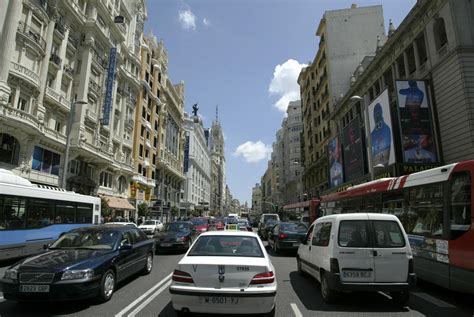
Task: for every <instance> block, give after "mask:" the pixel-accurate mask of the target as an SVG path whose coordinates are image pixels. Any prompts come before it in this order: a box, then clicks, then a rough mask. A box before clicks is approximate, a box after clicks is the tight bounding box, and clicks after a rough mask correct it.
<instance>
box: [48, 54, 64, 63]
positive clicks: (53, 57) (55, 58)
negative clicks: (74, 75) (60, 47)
mask: <svg viewBox="0 0 474 317" xmlns="http://www.w3.org/2000/svg"><path fill="white" fill-rule="evenodd" d="M49 60H50V61H51V62H53V63H54V64H56V65H58V66H61V57H59V56H58V55H56V54H54V53H51V56H50V57H49Z"/></svg>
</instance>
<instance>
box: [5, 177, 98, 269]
mask: <svg viewBox="0 0 474 317" xmlns="http://www.w3.org/2000/svg"><path fill="white" fill-rule="evenodd" d="M99 223H100V198H98V197H92V196H86V195H80V194H76V193H74V192H68V191H65V190H61V189H57V188H56V189H55V188H47V187H45V186H41V185H33V184H31V183H30V182H29V181H28V180H26V179H24V178H22V177H19V176H17V175H14V174H13V173H12V172H11V171H8V170H5V169H0V260H6V259H11V258H17V257H24V256H28V255H31V254H35V253H38V252H40V251H41V250H42V248H43V245H45V244H48V243H51V242H53V241H55V240H56V239H58V237H59V236H60V235H61V234H62V233H64V232H67V231H69V230H72V229H75V228H78V227H84V226H88V225H92V224H99Z"/></svg>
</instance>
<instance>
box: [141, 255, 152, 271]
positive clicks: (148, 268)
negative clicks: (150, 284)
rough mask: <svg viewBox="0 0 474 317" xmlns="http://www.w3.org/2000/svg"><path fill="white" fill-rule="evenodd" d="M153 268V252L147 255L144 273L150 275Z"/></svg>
mask: <svg viewBox="0 0 474 317" xmlns="http://www.w3.org/2000/svg"><path fill="white" fill-rule="evenodd" d="M152 270H153V252H149V253H148V254H147V255H146V261H145V267H144V268H143V271H142V272H143V275H148V274H150V273H151V271H152Z"/></svg>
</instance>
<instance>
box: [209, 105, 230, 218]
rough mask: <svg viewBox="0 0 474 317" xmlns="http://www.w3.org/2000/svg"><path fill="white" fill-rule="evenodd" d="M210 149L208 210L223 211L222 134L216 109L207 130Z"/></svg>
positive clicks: (223, 171) (223, 165)
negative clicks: (212, 120) (214, 116)
mask: <svg viewBox="0 0 474 317" xmlns="http://www.w3.org/2000/svg"><path fill="white" fill-rule="evenodd" d="M209 148H210V151H211V203H210V210H211V211H214V212H223V211H224V206H225V202H226V178H225V154H224V134H223V131H222V127H221V124H220V122H219V117H218V115H217V110H216V120H215V121H214V122H213V123H212V126H211V129H210V131H209Z"/></svg>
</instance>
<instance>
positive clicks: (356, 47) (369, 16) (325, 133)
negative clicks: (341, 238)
mask: <svg viewBox="0 0 474 317" xmlns="http://www.w3.org/2000/svg"><path fill="white" fill-rule="evenodd" d="M384 34H385V32H384V20H383V13H382V7H381V6H369V7H363V8H357V6H356V5H352V7H351V8H350V9H342V10H334V11H326V12H325V13H324V15H323V18H322V19H321V21H320V23H319V26H318V29H317V31H316V35H317V36H319V38H320V41H319V48H318V51H317V53H316V56H315V58H314V60H313V62H312V63H311V64H310V65H308V66H307V67H305V68H304V69H303V70H302V71H301V73H300V75H299V77H298V84H299V86H300V96H301V103H302V112H303V118H304V120H303V138H304V140H303V146H304V148H303V151H302V152H303V153H304V156H303V157H302V164H303V166H304V173H303V177H302V178H303V188H304V192H305V193H306V194H307V195H308V197H309V198H311V197H317V196H318V195H319V194H320V193H321V192H322V191H324V190H326V189H327V188H328V172H327V171H328V152H327V146H328V143H329V140H330V136H331V126H330V122H329V120H328V118H329V113H330V109H331V108H332V107H333V105H334V104H335V103H336V102H337V100H338V99H339V98H340V97H341V95H344V94H345V93H346V92H347V90H348V89H349V87H350V74H351V73H352V72H353V70H354V68H355V67H356V66H357V65H358V64H359V63H360V62H361V61H362V59H363V58H364V56H367V55H374V54H375V50H376V48H377V38H379V39H380V40H381V41H382V40H384V38H385V35H384Z"/></svg>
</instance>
